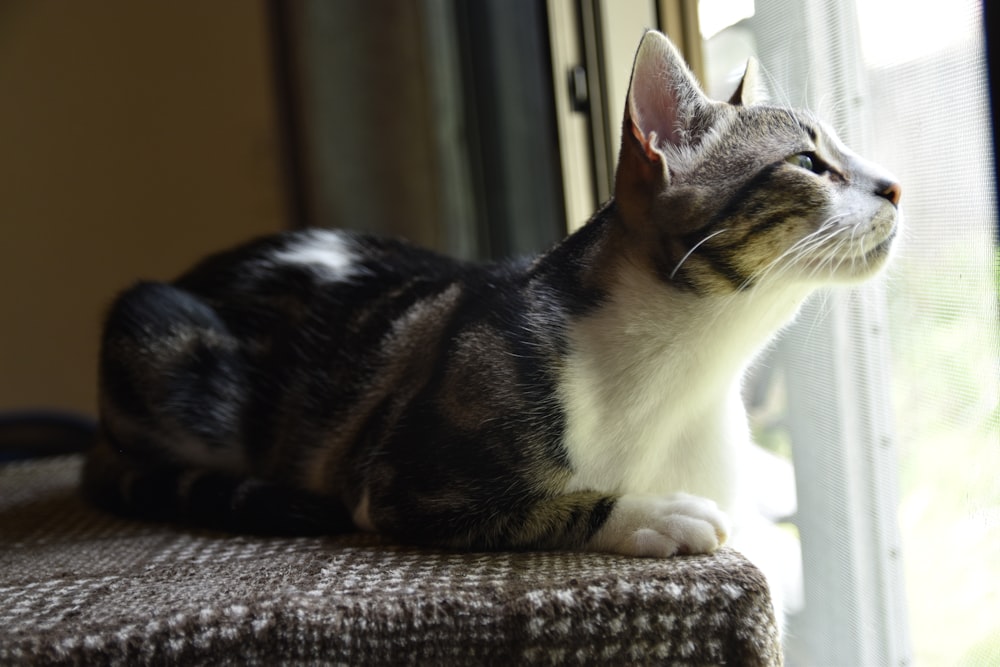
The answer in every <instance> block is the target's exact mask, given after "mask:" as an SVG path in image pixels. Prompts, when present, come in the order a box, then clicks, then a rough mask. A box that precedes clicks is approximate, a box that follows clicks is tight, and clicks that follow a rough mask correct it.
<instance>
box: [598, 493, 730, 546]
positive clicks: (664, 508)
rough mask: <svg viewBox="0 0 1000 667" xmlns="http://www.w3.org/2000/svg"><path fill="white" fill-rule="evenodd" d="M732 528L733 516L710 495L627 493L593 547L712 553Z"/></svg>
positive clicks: (599, 532)
mask: <svg viewBox="0 0 1000 667" xmlns="http://www.w3.org/2000/svg"><path fill="white" fill-rule="evenodd" d="M728 534H729V519H728V517H727V516H726V515H725V513H723V512H722V511H721V510H720V509H719V508H718V506H717V505H716V504H715V503H714V502H712V501H711V500H709V499H707V498H702V497H699V496H690V495H687V494H677V495H674V496H670V497H667V498H660V497H653V496H637V495H625V496H622V497H621V498H619V499H618V501H617V502H616V503H615V506H614V509H612V510H611V515H610V516H609V517H608V519H607V521H605V522H604V525H603V526H601V528H600V529H599V530H598V531H597V533H595V534H594V537H593V538H591V540H590V542H588V544H587V547H588V549H590V550H591V551H603V552H610V553H619V554H625V555H627V556H649V557H655V558H666V557H669V556H674V555H677V554H710V553H712V552H714V551H715V550H716V549H718V548H719V547H720V546H721V545H722V544H723V543H724V542H725V541H726V537H727V536H728Z"/></svg>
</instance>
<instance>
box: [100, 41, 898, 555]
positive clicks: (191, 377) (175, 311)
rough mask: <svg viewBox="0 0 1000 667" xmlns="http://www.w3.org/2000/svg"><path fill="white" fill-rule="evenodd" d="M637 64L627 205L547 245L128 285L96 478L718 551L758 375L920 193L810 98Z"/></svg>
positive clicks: (320, 255)
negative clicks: (787, 331) (802, 312)
mask: <svg viewBox="0 0 1000 667" xmlns="http://www.w3.org/2000/svg"><path fill="white" fill-rule="evenodd" d="M752 78H753V70H752V68H748V72H747V76H746V77H745V78H744V81H743V82H742V83H741V85H740V88H739V90H738V91H737V94H736V95H734V98H733V99H732V100H730V102H728V103H722V102H712V101H710V100H708V99H707V98H705V96H704V95H703V94H702V92H701V91H700V89H699V87H698V85H697V83H696V82H695V81H694V79H693V77H692V76H691V75H690V73H689V72H688V70H687V68H686V66H685V65H684V63H683V61H682V60H681V58H680V56H679V55H678V53H677V52H676V50H675V49H674V47H673V46H672V45H671V44H670V43H669V41H668V40H667V39H666V38H665V37H663V36H662V35H661V34H659V33H656V32H649V33H647V34H646V35H645V37H644V38H643V40H642V43H641V44H640V46H639V50H638V53H637V56H636V61H635V66H634V70H633V75H632V82H631V86H630V91H629V96H628V100H627V105H626V113H625V118H624V124H623V139H622V147H621V156H620V162H619V166H618V171H617V175H616V184H615V196H614V198H613V199H612V200H611V201H609V202H608V203H607V204H606V205H605V206H604V207H603V208H601V210H599V211H598V212H597V213H596V214H595V215H594V217H593V218H592V219H591V220H590V221H589V222H588V223H587V224H586V225H585V226H583V227H582V228H581V229H580V230H579V231H577V232H576V233H574V234H572V235H570V236H569V237H568V238H566V239H565V240H564V241H563V242H561V243H560V244H558V245H557V246H555V247H554V248H553V249H551V250H550V251H549V252H547V253H545V254H543V255H541V256H540V257H538V258H535V259H533V260H530V261H514V262H509V263H500V264H488V265H480V264H469V263H462V262H458V261H454V260H451V259H448V258H445V257H442V256H440V255H437V254H434V253H432V252H429V251H426V250H422V249H419V248H416V247H413V246H410V245H408V244H405V243H403V242H399V241H394V240H385V239H377V238H371V237H367V236H361V235H357V234H352V233H348V232H343V231H332V230H320V229H312V230H304V231H298V232H289V233H285V234H281V235H278V236H274V237H270V238H265V239H260V240H257V241H253V242H251V243H249V244H247V245H244V246H242V247H239V248H236V249H234V250H230V251H228V252H223V253H221V254H217V255H214V256H212V257H209V258H208V259H206V260H205V261H203V262H202V263H201V264H199V265H197V266H196V267H194V268H193V269H192V270H191V271H189V272H188V273H186V274H184V275H183V276H181V277H180V278H179V279H177V280H176V281H174V282H173V283H170V284H164V283H152V282H145V283H140V284H138V285H136V286H134V287H132V288H131V289H129V290H127V291H126V292H125V293H123V294H122V295H121V296H120V297H119V298H118V299H117V301H116V302H115V303H114V305H113V306H112V308H111V310H110V313H109V315H108V317H107V323H106V327H105V332H104V337H103V341H102V349H101V357H100V370H101V380H100V382H101V406H100V409H101V423H102V440H101V443H100V445H99V446H98V447H97V448H96V449H95V450H94V451H93V452H92V453H91V455H90V457H89V459H88V462H87V466H86V469H85V480H84V483H85V487H86V489H87V490H88V491H89V493H90V495H91V496H92V497H93V498H95V499H96V500H97V501H98V502H100V503H101V504H103V505H105V506H107V507H110V508H113V509H116V510H118V511H120V512H125V513H130V514H134V515H139V516H146V517H151V518H163V519H179V520H188V521H194V522H198V523H202V524H208V525H213V526H219V527H224V528H230V529H234V530H253V531H267V532H292V533H298V532H327V531H329V532H333V531H343V530H352V529H361V530H368V531H378V532H383V533H386V534H389V535H391V536H393V537H395V538H397V539H400V540H406V541H410V542H415V543H422V544H433V545H441V546H448V547H457V548H464V549H583V550H595V551H604V552H613V553H621V554H629V555H636V556H671V555H673V554H677V553H709V552H712V551H714V550H715V549H716V548H718V546H719V545H720V544H722V543H723V542H724V541H725V540H726V538H727V534H728V533H729V531H730V519H729V518H728V516H727V514H732V513H734V511H735V510H736V507H735V502H736V497H737V489H738V479H737V478H738V473H739V470H738V463H737V461H738V456H737V450H738V448H739V447H740V446H742V445H743V444H745V443H746V442H747V441H748V430H747V424H746V417H745V412H744V409H743V405H742V403H741V400H740V391H739V390H740V381H741V376H742V373H743V371H744V369H745V367H746V366H747V364H748V363H749V362H750V360H751V359H752V358H753V357H754V355H755V354H756V353H757V351H758V350H759V349H760V348H761V347H762V346H763V345H765V344H766V343H767V341H768V340H769V339H770V338H771V337H772V336H773V335H774V333H775V332H776V331H778V330H779V329H780V328H781V327H782V326H783V325H784V324H785V323H787V322H788V321H789V320H790V319H791V318H792V317H793V316H794V315H795V313H796V311H797V309H798V308H799V306H800V304H801V303H802V301H803V300H804V299H805V298H806V296H807V295H808V294H809V293H810V292H811V291H813V290H814V289H815V288H816V287H817V286H820V285H823V284H828V283H831V282H844V281H854V280H859V279H862V278H866V277H868V276H870V275H871V274H873V273H874V272H876V271H877V270H878V269H879V267H881V266H882V265H883V264H884V262H885V261H886V259H887V257H888V255H889V252H890V247H891V242H892V239H893V237H894V235H895V233H896V230H897V226H898V224H897V204H898V200H899V195H900V188H899V186H898V185H897V184H896V183H895V182H894V181H893V180H892V179H891V178H890V177H889V176H887V175H886V174H884V173H882V172H881V171H880V170H879V169H878V168H876V167H874V166H872V165H870V164H868V163H866V162H864V161H862V160H861V159H860V158H858V157H857V156H855V155H854V154H852V153H851V152H850V151H849V150H848V149H846V148H845V147H844V146H843V145H841V144H840V142H839V141H838V140H837V139H836V137H835V136H834V134H833V133H832V131H830V130H829V129H828V128H827V127H825V126H824V125H823V124H821V123H820V122H819V121H818V120H817V119H815V118H814V117H813V116H812V115H811V114H808V113H805V112H802V111H795V110H790V109H783V108H777V107H772V106H767V105H755V104H752V100H751V99H750V97H751V91H752V89H753V81H752Z"/></svg>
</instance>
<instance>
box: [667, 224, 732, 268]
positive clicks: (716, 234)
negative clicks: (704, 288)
mask: <svg viewBox="0 0 1000 667" xmlns="http://www.w3.org/2000/svg"><path fill="white" fill-rule="evenodd" d="M728 231H729V230H728V229H720V230H719V231H717V232H712V233H711V234H709V235H708V236H706V237H705V238H703V239H702V240H700V241H698V242H697V243H695V244H694V245H693V246H691V249H690V250H688V251H687V252H686V253H685V254H684V256H683V257H681V261H679V262H677V266H675V267H674V270H673V271H671V272H670V279H671V280H673V279H674V276H675V275H677V271H678V270H680V268H681V264H683V263H684V262H685V261H687V258H688V257H690V256H691V253H693V252H694V251H695V250H697V249H698V246H700V245H701V244H702V243H704V242H705V241H707V240H709V239H710V238H712V237H713V236H718V235H719V234H721V233H722V232H728Z"/></svg>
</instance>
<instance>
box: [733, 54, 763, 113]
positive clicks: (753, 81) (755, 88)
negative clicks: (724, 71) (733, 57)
mask: <svg viewBox="0 0 1000 667" xmlns="http://www.w3.org/2000/svg"><path fill="white" fill-rule="evenodd" d="M759 71H760V68H759V67H758V65H757V59H756V58H750V59H749V60H747V68H746V70H745V71H744V72H743V78H742V79H740V85H738V86H737V87H736V92H734V93H733V96H732V97H730V98H729V103H730V104H734V105H736V106H743V107H748V106H750V105H751V104H753V103H754V102H756V101H757V99H758V98H759V97H760V95H759V92H760V88H759V85H760V84H759V81H760V77H759V75H758V72H759Z"/></svg>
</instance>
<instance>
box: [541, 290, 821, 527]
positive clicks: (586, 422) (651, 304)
mask: <svg viewBox="0 0 1000 667" xmlns="http://www.w3.org/2000/svg"><path fill="white" fill-rule="evenodd" d="M808 291H809V290H808V289H807V288H805V287H801V286H800V287H795V288H788V289H783V290H777V291H767V292H764V291H754V292H745V293H739V294H733V295H727V296H708V297H705V296H694V295H691V294H687V293H679V292H677V291H675V290H673V289H671V288H669V287H667V286H665V285H663V284H662V283H660V282H658V281H657V280H656V279H655V278H653V277H651V276H647V275H644V274H643V273H641V272H639V271H638V270H625V271H623V272H622V274H621V275H620V277H619V281H618V283H617V286H616V289H615V290H614V292H613V293H612V295H611V297H610V298H609V300H608V302H607V303H606V304H605V306H603V307H602V308H601V310H600V311H599V312H597V313H596V314H593V315H590V316H588V317H586V318H584V319H582V320H580V321H578V322H576V323H575V324H574V325H573V327H572V330H571V334H570V340H571V354H570V357H569V359H568V362H567V364H566V366H565V368H564V369H563V375H562V378H561V385H560V390H561V394H562V399H563V404H564V406H565V409H566V414H567V429H566V436H565V446H566V448H567V451H568V453H569V457H570V462H571V464H572V466H573V470H574V474H573V477H572V478H571V480H570V482H569V488H567V491H574V490H583V489H591V490H599V491H605V492H609V493H638V494H653V495H658V496H662V495H667V494H671V493H675V492H680V491H683V492H686V493H691V494H696V495H700V496H705V497H708V498H711V499H713V500H715V501H716V502H717V503H719V505H720V506H721V507H722V508H724V509H732V507H731V506H732V504H733V502H734V501H735V498H736V494H737V487H736V479H735V477H736V475H735V473H736V470H737V468H738V456H739V449H740V448H741V447H742V446H743V445H744V444H745V443H746V442H747V440H748V431H747V424H746V415H745V411H744V408H743V404H742V401H741V399H740V391H739V390H740V380H741V376H742V373H743V371H744V369H745V367H746V365H747V364H748V363H749V361H750V360H751V359H752V358H753V356H754V354H756V353H757V351H758V350H759V349H760V348H761V347H762V346H763V345H764V344H766V342H767V341H768V340H769V338H770V337H771V336H772V335H773V334H774V333H775V332H776V331H777V330H778V329H779V328H781V326H783V325H784V324H785V323H787V322H788V321H789V320H790V319H791V318H792V316H794V314H795V312H796V310H797V309H798V307H799V305H800V304H801V302H802V300H803V299H804V298H805V296H806V295H807V293H808Z"/></svg>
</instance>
